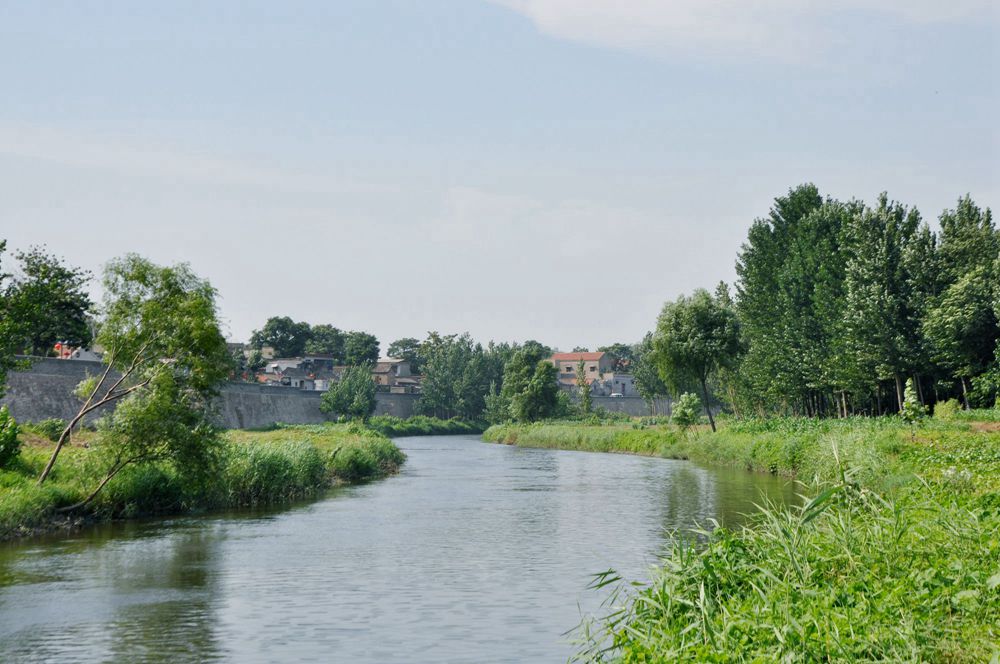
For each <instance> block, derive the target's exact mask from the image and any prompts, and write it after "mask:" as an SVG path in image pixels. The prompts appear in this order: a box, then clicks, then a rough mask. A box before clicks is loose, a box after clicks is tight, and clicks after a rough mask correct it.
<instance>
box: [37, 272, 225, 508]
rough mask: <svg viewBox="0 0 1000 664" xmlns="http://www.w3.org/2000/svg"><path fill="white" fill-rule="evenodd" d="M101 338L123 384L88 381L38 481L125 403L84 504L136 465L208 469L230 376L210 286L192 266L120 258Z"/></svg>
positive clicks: (106, 431)
mask: <svg viewBox="0 0 1000 664" xmlns="http://www.w3.org/2000/svg"><path fill="white" fill-rule="evenodd" d="M97 340H98V342H99V343H100V344H101V345H102V346H104V348H105V349H106V353H105V356H104V361H105V362H106V363H107V364H109V365H110V367H109V369H112V368H113V369H115V370H117V371H118V372H119V373H120V374H121V378H120V379H117V380H115V379H111V378H109V377H108V374H105V375H104V376H103V377H102V378H100V379H98V378H96V377H91V378H88V379H87V380H85V381H83V382H82V383H81V384H80V386H79V387H78V394H80V395H81V396H82V397H84V399H85V401H84V404H83V405H82V406H81V410H80V411H79V413H78V414H77V416H76V417H74V419H73V420H72V421H71V422H69V424H68V425H67V428H66V430H65V432H64V435H63V436H61V437H60V442H59V444H58V445H57V446H56V448H55V449H54V450H53V452H52V456H51V458H50V460H49V464H48V465H47V466H46V468H45V469H44V470H43V471H42V474H41V476H40V478H39V482H40V483H42V482H44V481H45V480H46V479H47V477H48V475H49V473H50V472H51V471H52V469H53V468H54V467H55V462H56V459H57V457H58V454H59V451H60V450H61V448H62V443H63V442H64V439H65V437H66V436H67V435H68V434H69V433H70V432H71V431H72V430H73V428H75V427H76V426H78V425H79V424H80V422H81V420H82V418H83V416H84V415H85V414H86V413H87V412H90V411H91V410H93V409H95V408H97V407H98V406H101V405H107V404H110V403H117V407H116V409H115V410H114V412H113V413H112V414H111V415H109V416H106V417H105V418H103V420H102V423H101V426H100V436H99V437H98V440H97V443H96V445H95V449H96V450H98V451H99V452H100V453H101V454H102V458H103V460H104V463H105V474H104V477H103V478H102V480H101V481H100V482H99V483H98V484H97V486H96V487H95V488H94V490H93V492H92V493H91V494H89V495H88V496H87V497H86V498H85V499H84V502H88V501H90V500H92V499H93V498H94V497H95V496H96V495H97V493H98V492H99V491H100V490H101V489H102V488H103V487H104V485H105V484H106V483H107V482H109V481H110V480H111V479H112V478H113V477H114V476H115V475H117V474H118V473H119V472H121V471H122V470H123V469H125V468H126V467H128V466H130V465H134V464H142V463H150V462H154V461H167V462H169V463H170V464H172V465H173V466H174V467H176V468H178V469H181V470H184V471H186V472H190V473H194V474H197V473H204V472H210V470H211V467H212V464H211V460H212V458H213V454H214V448H215V444H216V442H217V432H216V430H215V427H214V426H212V425H211V424H210V419H211V417H210V416H211V405H210V404H211V400H212V399H213V398H214V397H215V396H216V395H217V394H218V385H219V384H220V383H221V382H222V381H223V380H224V379H225V378H226V377H227V376H228V375H229V372H230V370H231V362H230V355H229V352H228V349H227V347H226V342H225V339H224V338H223V336H222V333H221V332H220V330H219V321H218V314H217V310H216V305H215V290H214V289H213V288H212V286H211V285H210V284H209V283H208V282H207V281H204V280H202V279H200V278H199V277H198V276H197V275H195V274H194V273H193V272H192V271H191V270H190V268H189V267H188V266H186V265H177V266H173V267H160V266H157V265H154V264H153V263H151V262H149V261H147V260H145V259H143V258H140V257H139V256H136V255H128V256H125V257H124V258H121V259H118V260H115V261H112V262H111V263H109V264H108V266H107V268H106V270H105V278H104V320H103V321H102V323H101V327H100V330H99V332H98V335H97ZM80 506H82V504H81V505H80Z"/></svg>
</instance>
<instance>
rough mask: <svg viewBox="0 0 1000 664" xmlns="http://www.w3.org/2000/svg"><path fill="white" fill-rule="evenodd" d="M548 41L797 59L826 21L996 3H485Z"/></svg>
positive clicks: (925, 15) (937, 13)
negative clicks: (853, 14)
mask: <svg viewBox="0 0 1000 664" xmlns="http://www.w3.org/2000/svg"><path fill="white" fill-rule="evenodd" d="M489 1H490V2H493V3H494V4H499V5H502V6H504V7H507V8H509V9H511V10H513V11H516V12H518V13H520V14H523V15H524V16H526V17H528V18H530V19H531V20H532V21H533V22H534V23H535V25H536V26H537V27H538V29H539V30H541V31H542V32H544V33H546V34H549V35H551V36H553V37H557V38H561V39H568V40H573V41H580V42H584V43H589V44H595V45H599V46H605V47H610V48H619V49H624V50H630V51H639V52H644V53H651V54H654V55H666V54H669V53H674V52H678V51H687V52H691V51H693V52H696V53H698V54H700V55H708V56H723V57H733V56H736V57H739V56H753V55H762V56H768V57H777V58H792V57H800V56H801V55H802V54H804V53H808V52H810V51H816V50H822V49H826V48H828V47H829V46H830V45H831V44H832V43H834V42H835V41H837V36H836V35H835V34H833V33H832V32H831V31H830V30H829V29H828V28H826V27H824V18H826V17H830V16H834V15H836V14H838V13H843V12H849V11H860V12H865V13H870V14H871V15H872V16H884V17H886V18H888V19H890V20H893V21H902V22H908V23H919V24H933V23H938V22H944V21H963V20H969V19H979V18H984V17H985V18H989V19H995V18H996V10H995V7H994V2H993V0H949V1H944V0H838V1H837V2H828V1H826V2H824V1H823V0H760V1H754V0H489Z"/></svg>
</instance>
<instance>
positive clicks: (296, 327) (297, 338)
mask: <svg viewBox="0 0 1000 664" xmlns="http://www.w3.org/2000/svg"><path fill="white" fill-rule="evenodd" d="M311 334H312V328H311V327H310V326H309V323H305V322H299V323H297V322H295V321H294V320H292V319H291V318H289V317H288V316H272V317H271V318H268V319H267V321H266V322H265V323H264V327H263V328H261V329H260V330H256V331H254V333H253V334H252V335H250V347H251V348H256V349H257V350H260V349H261V348H263V347H264V346H270V347H271V348H273V349H274V353H275V355H277V356H278V357H300V356H301V355H302V354H303V353H304V352H305V349H306V342H308V341H309V338H310V336H311Z"/></svg>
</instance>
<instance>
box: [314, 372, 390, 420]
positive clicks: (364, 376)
mask: <svg viewBox="0 0 1000 664" xmlns="http://www.w3.org/2000/svg"><path fill="white" fill-rule="evenodd" d="M376 405H377V401H376V398H375V381H373V380H372V366H371V364H368V363H364V364H358V365H355V366H349V367H347V368H346V369H345V370H344V373H343V374H341V376H340V380H339V381H337V382H336V383H334V384H333V386H332V387H330V389H329V390H327V391H326V392H324V393H323V396H322V398H321V399H320V405H319V408H320V410H321V411H323V412H324V413H326V414H327V415H330V416H332V417H346V418H357V419H362V420H367V419H368V418H369V417H370V416H371V414H372V413H374V412H375V407H376Z"/></svg>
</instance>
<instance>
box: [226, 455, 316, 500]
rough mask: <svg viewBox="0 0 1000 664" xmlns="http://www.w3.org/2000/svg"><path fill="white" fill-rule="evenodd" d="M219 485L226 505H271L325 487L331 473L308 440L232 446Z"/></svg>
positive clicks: (307, 494) (306, 494) (309, 494)
mask: <svg viewBox="0 0 1000 664" xmlns="http://www.w3.org/2000/svg"><path fill="white" fill-rule="evenodd" d="M225 461H226V463H225V466H224V471H223V473H222V477H221V481H220V484H221V486H222V491H223V492H224V493H225V496H224V504H226V505H234V506H253V505H268V504H273V503H280V502H287V501H289V500H296V499H300V498H306V497H308V496H311V495H314V494H315V493H316V492H317V491H318V490H319V489H320V488H322V487H324V486H325V484H326V480H327V477H328V474H329V470H328V468H327V463H326V462H325V461H324V459H323V454H322V453H321V452H320V451H319V450H318V449H317V448H316V447H315V446H314V445H311V444H309V443H308V442H305V441H289V442H284V443H281V444H271V445H231V446H230V448H229V450H228V453H227V454H226V459H225Z"/></svg>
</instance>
